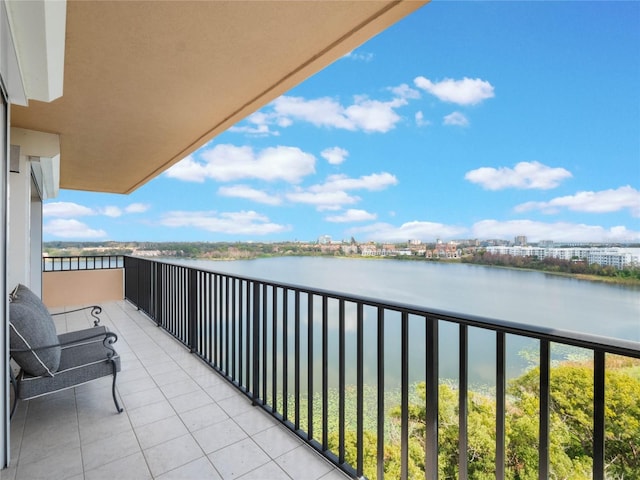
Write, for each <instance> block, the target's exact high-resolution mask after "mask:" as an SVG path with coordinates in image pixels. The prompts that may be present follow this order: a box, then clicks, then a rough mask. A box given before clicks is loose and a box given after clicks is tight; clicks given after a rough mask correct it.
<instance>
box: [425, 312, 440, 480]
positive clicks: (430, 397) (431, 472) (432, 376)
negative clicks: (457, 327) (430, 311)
mask: <svg viewBox="0 0 640 480" xmlns="http://www.w3.org/2000/svg"><path fill="white" fill-rule="evenodd" d="M425 320H426V322H427V325H426V335H427V338H426V377H427V378H426V417H427V418H426V428H425V430H426V448H425V464H424V465H425V478H428V479H429V480H437V478H438V376H439V374H438V320H437V319H435V318H431V317H425Z"/></svg>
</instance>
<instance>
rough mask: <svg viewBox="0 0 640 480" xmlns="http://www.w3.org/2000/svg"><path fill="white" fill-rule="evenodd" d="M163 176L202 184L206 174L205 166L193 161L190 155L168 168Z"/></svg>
mask: <svg viewBox="0 0 640 480" xmlns="http://www.w3.org/2000/svg"><path fill="white" fill-rule="evenodd" d="M165 175H166V176H167V177H170V178H177V179H178V180H184V181H187V182H200V183H202V182H204V180H205V178H206V176H207V174H206V169H205V166H204V165H202V164H201V163H198V162H196V161H195V160H194V158H193V156H192V155H189V156H187V157H185V158H183V159H182V160H180V161H179V162H178V163H176V164H175V165H173V166H172V167H171V168H169V169H168V170H167V171H166V172H165Z"/></svg>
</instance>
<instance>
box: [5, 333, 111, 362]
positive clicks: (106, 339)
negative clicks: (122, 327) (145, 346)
mask: <svg viewBox="0 0 640 480" xmlns="http://www.w3.org/2000/svg"><path fill="white" fill-rule="evenodd" d="M91 330H92V329H88V330H85V331H86V332H87V335H86V336H82V337H78V338H74V339H73V340H69V341H67V342H58V343H55V344H53V345H44V346H42V347H36V348H22V349H18V348H12V349H10V350H9V353H10V354H11V353H18V352H38V351H41V350H46V349H48V348H56V347H65V346H69V345H77V344H79V343H84V342H86V341H88V340H94V339H97V338H102V344H103V345H104V346H105V347H107V348H108V349H109V350H111V351H112V352H113V353H115V350H114V349H113V348H112V347H111V345H113V344H114V343H115V342H117V341H118V336H117V335H116V334H115V333H114V332H109V331H107V330H104V331H102V332H100V333H93V334H92V333H91ZM71 333H72V332H71ZM113 353H112V354H111V355H113ZM111 355H108V358H111Z"/></svg>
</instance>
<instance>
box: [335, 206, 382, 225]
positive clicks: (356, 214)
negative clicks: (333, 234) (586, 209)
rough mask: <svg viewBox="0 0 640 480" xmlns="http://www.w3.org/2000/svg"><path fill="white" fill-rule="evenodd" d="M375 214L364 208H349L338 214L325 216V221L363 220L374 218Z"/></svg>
mask: <svg viewBox="0 0 640 480" xmlns="http://www.w3.org/2000/svg"><path fill="white" fill-rule="evenodd" d="M376 218H377V215H376V214H375V213H369V212H367V211H366V210H356V209H353V208H350V209H349V210H347V211H345V212H344V213H342V214H340V215H332V216H329V217H325V220H326V221H327V222H336V223H347V222H364V221H367V220H375V219H376Z"/></svg>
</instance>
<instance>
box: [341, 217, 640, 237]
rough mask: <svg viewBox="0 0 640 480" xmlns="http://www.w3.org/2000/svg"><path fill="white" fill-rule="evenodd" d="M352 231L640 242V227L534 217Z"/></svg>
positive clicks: (368, 234) (360, 234)
mask: <svg viewBox="0 0 640 480" xmlns="http://www.w3.org/2000/svg"><path fill="white" fill-rule="evenodd" d="M347 233H348V234H349V235H353V236H356V237H364V239H366V240H375V241H378V242H406V241H407V240H408V239H410V238H417V239H420V240H423V241H425V242H432V241H435V240H436V239H437V238H441V239H443V240H446V239H453V238H459V237H468V238H486V239H490V238H498V239H503V240H512V239H513V238H514V237H515V236H517V235H526V236H527V238H528V239H529V241H531V242H538V241H540V240H555V241H557V242H563V241H566V242H577V241H580V242H639V241H640V231H633V230H629V229H628V228H627V227H625V226H614V227H611V228H605V227H602V226H600V225H585V224H577V223H569V222H556V223H545V222H537V221H533V220H508V221H499V220H482V221H479V222H476V223H475V224H473V225H472V226H471V227H470V228H467V227H462V226H456V225H446V224H442V223H434V222H426V221H413V222H407V223H404V224H402V225H400V226H396V225H391V224H388V223H375V224H371V225H367V226H364V227H354V228H351V229H349V230H348V231H347Z"/></svg>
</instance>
